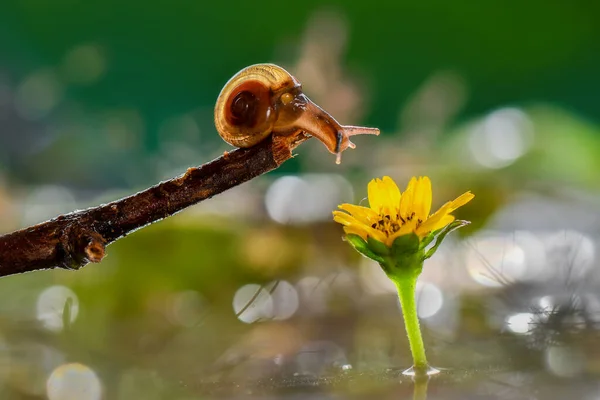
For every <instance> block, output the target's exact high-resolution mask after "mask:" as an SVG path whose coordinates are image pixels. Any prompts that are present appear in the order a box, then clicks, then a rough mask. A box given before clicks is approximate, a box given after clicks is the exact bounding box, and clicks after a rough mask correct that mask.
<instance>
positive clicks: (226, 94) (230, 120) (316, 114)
mask: <svg viewBox="0 0 600 400" xmlns="http://www.w3.org/2000/svg"><path fill="white" fill-rule="evenodd" d="M215 126H216V128H217V131H218V132H219V135H220V136H221V137H222V138H223V140H225V141H226V142H227V143H229V144H231V145H233V146H236V147H252V146H255V145H256V144H258V143H260V142H261V141H262V140H264V139H266V138H267V137H268V136H269V135H294V134H297V133H299V132H301V131H302V132H305V133H306V134H308V135H311V136H314V137H316V138H317V139H319V140H320V141H321V142H323V144H324V145H325V147H327V149H328V150H329V151H330V152H331V153H333V154H335V155H336V163H337V164H339V163H340V162H341V155H342V152H343V151H344V150H346V149H347V148H352V149H353V148H355V145H354V143H352V142H351V141H350V139H349V138H350V136H354V135H360V134H369V135H378V134H379V129H376V128H364V127H358V126H349V125H341V124H340V123H339V122H337V121H336V120H335V119H334V118H333V117H332V116H331V115H329V114H328V113H327V112H326V111H325V110H323V109H322V108H320V107H319V106H318V105H316V104H315V103H313V102H312V101H311V100H310V99H309V98H308V97H307V96H306V95H305V94H304V93H302V85H301V84H300V82H299V81H298V80H297V79H296V78H294V77H293V76H292V75H291V74H290V73H289V72H287V71H286V70H285V69H283V68H281V67H279V66H277V65H274V64H256V65H251V66H249V67H246V68H244V69H242V70H241V71H239V72H238V73H237V74H235V75H234V76H233V77H232V78H231V79H230V80H229V82H227V84H225V87H223V89H222V90H221V93H220V94H219V97H218V99H217V103H216V105H215Z"/></svg>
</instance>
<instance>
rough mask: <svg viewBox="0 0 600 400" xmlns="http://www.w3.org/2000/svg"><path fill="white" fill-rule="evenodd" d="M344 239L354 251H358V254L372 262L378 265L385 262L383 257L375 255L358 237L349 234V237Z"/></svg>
mask: <svg viewBox="0 0 600 400" xmlns="http://www.w3.org/2000/svg"><path fill="white" fill-rule="evenodd" d="M344 239H345V240H346V241H347V242H348V243H350V244H351V245H352V247H354V249H355V250H356V251H358V252H359V253H360V254H362V255H363V256H365V257H367V258H370V259H371V260H373V261H377V262H378V263H380V264H381V263H384V262H385V260H384V259H383V257H381V256H379V255H377V254H375V253H374V252H373V251H372V250H371V249H370V248H369V245H368V244H367V242H365V240H364V239H363V238H361V237H360V236H358V235H353V234H350V235H346V236H345V238H344ZM382 244H383V243H382Z"/></svg>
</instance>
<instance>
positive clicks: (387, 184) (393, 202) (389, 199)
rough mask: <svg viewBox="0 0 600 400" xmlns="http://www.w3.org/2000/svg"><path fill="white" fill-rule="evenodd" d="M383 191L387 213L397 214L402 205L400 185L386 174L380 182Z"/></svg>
mask: <svg viewBox="0 0 600 400" xmlns="http://www.w3.org/2000/svg"><path fill="white" fill-rule="evenodd" d="M380 188H381V189H382V192H383V198H384V207H383V211H384V213H385V214H386V215H395V214H396V213H397V212H398V207H399V206H400V189H398V185H396V183H395V182H394V181H393V180H392V178H390V177H389V176H384V177H383V179H382V180H381V183H380Z"/></svg>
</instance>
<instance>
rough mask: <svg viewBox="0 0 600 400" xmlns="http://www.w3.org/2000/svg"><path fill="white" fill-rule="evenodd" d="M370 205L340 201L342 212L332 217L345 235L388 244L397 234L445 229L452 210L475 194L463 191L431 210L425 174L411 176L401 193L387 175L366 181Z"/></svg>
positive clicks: (389, 244) (428, 185) (451, 218)
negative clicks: (363, 205) (369, 238)
mask: <svg viewBox="0 0 600 400" xmlns="http://www.w3.org/2000/svg"><path fill="white" fill-rule="evenodd" d="M368 196H369V205H370V207H361V206H357V205H354V204H342V205H340V206H339V208H340V209H342V210H343V211H334V212H333V215H334V218H333V219H334V220H335V221H336V222H339V223H340V224H342V225H344V231H345V232H346V234H349V235H350V234H354V235H358V236H360V237H361V238H363V240H365V241H366V240H367V238H368V237H371V238H373V239H376V240H378V241H379V242H381V243H384V244H385V245H386V246H388V247H390V246H392V243H394V240H396V238H398V237H399V236H403V235H407V234H410V233H415V234H416V235H417V236H418V237H419V239H423V238H424V237H425V236H427V235H429V233H431V232H435V231H437V230H439V229H442V228H445V227H446V226H448V225H449V224H450V223H452V222H453V221H454V216H453V215H451V214H450V213H452V212H453V211H454V210H456V209H457V208H459V207H461V206H463V205H465V204H467V203H468V202H469V201H471V200H472V199H473V197H475V196H474V195H473V194H472V193H471V192H466V193H463V194H462V195H460V196H458V197H457V198H456V199H455V200H453V201H449V202H447V203H446V204H444V205H443V206H442V207H441V208H440V209H439V210H438V211H436V212H435V213H433V214H431V215H430V214H429V213H430V211H431V200H432V192H431V181H430V180H429V178H428V177H426V176H424V177H419V178H415V177H413V178H412V179H411V180H410V182H409V183H408V186H407V187H406V190H405V191H404V193H400V189H398V186H397V185H396V183H395V182H394V181H393V180H392V179H391V178H390V177H389V176H384V177H383V179H373V180H372V181H371V182H369V186H368Z"/></svg>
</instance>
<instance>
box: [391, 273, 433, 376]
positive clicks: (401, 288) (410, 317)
mask: <svg viewBox="0 0 600 400" xmlns="http://www.w3.org/2000/svg"><path fill="white" fill-rule="evenodd" d="M398 275H399V276H398ZM398 275H397V276H395V277H394V278H395V279H393V281H394V283H395V284H396V288H397V289H398V298H399V299H400V305H401V306H402V314H403V315H404V326H405V327H406V334H407V335H408V342H409V344H410V352H411V353H412V357H413V363H414V368H415V371H416V372H418V373H423V374H426V373H427V368H428V364H427V358H426V357H425V346H424V345H423V337H422V336H421V328H420V327H419V316H418V315H417V302H416V300H415V289H416V286H417V278H418V274H410V273H409V274H398Z"/></svg>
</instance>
